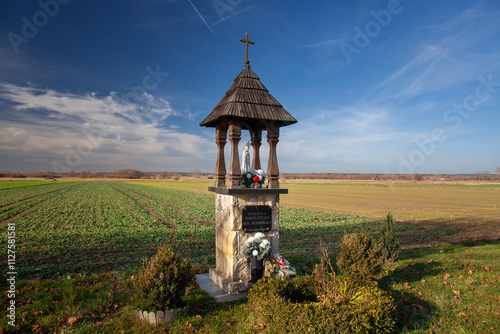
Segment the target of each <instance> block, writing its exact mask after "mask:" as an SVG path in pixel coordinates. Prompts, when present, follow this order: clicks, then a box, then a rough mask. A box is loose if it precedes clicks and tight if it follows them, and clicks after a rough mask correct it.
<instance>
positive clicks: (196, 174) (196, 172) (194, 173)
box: [193, 168, 201, 177]
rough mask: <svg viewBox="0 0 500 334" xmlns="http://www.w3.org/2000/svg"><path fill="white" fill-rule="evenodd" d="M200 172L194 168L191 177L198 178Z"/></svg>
mask: <svg viewBox="0 0 500 334" xmlns="http://www.w3.org/2000/svg"><path fill="white" fill-rule="evenodd" d="M200 174H201V172H200V170H199V169H198V168H196V169H195V170H194V171H193V177H200Z"/></svg>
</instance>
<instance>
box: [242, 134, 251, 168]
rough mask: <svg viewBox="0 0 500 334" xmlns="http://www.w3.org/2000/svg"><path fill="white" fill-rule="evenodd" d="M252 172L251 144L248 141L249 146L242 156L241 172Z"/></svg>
mask: <svg viewBox="0 0 500 334" xmlns="http://www.w3.org/2000/svg"><path fill="white" fill-rule="evenodd" d="M248 170H250V142H249V141H247V146H246V147H245V150H244V151H243V155H242V156H241V172H242V173H243V172H246V171H248Z"/></svg>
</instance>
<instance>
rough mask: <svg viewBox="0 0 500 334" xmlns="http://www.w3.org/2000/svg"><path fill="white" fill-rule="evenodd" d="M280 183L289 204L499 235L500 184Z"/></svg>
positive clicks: (188, 183)
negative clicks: (388, 216)
mask: <svg viewBox="0 0 500 334" xmlns="http://www.w3.org/2000/svg"><path fill="white" fill-rule="evenodd" d="M145 181H146V180H145ZM145 181H139V182H141V183H142V184H144V183H145ZM196 181H197V182H196ZM295 181H297V182H295ZM212 182H213V181H211V180H207V179H203V178H199V179H193V178H182V179H181V180H179V181H163V182H151V183H149V182H148V184H150V185H152V186H156V187H162V188H163V187H164V188H169V189H176V190H186V191H191V192H195V193H206V194H211V193H210V192H208V187H209V186H212V185H213V183H212ZM281 186H282V187H283V188H287V189H288V194H287V195H283V196H281V197H280V201H281V205H282V206H284V207H293V208H301V209H307V210H313V211H321V212H328V213H336V214H341V215H352V216H361V217H366V218H380V219H382V218H383V217H385V216H386V215H387V213H389V212H390V213H392V214H393V216H394V218H395V220H397V221H407V222H411V223H416V224H421V225H433V226H440V227H442V228H443V229H453V230H455V231H458V234H456V235H457V236H458V237H459V238H460V239H491V240H500V183H492V182H479V181H426V182H425V181H420V182H413V181H378V180H377V181H339V180H293V182H291V181H288V180H287V182H286V183H281Z"/></svg>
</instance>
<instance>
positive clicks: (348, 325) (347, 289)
mask: <svg viewBox="0 0 500 334" xmlns="http://www.w3.org/2000/svg"><path fill="white" fill-rule="evenodd" d="M318 267H321V265H320V266H318ZM320 271H323V273H325V272H326V271H325V270H324V268H323V269H318V268H316V270H315V273H314V274H313V275H310V276H299V277H294V278H293V279H290V280H288V281H287V280H268V281H265V280H260V281H258V282H257V283H256V284H255V285H254V286H253V287H252V289H251V290H250V292H249V295H248V306H249V308H250V310H251V311H252V318H251V319H252V320H253V321H254V324H255V325H260V324H262V323H267V327H266V331H267V332H271V333H307V332H315V333H390V332H392V329H393V327H394V321H393V320H392V317H391V313H392V311H393V308H394V306H393V301H392V299H391V298H390V297H389V296H387V294H386V293H385V292H384V291H382V290H380V289H379V288H377V287H374V286H360V285H357V284H354V283H352V282H350V281H349V280H348V279H347V278H345V277H340V276H334V275H333V274H330V273H327V274H326V276H325V277H323V278H322V279H323V280H325V279H326V281H328V283H327V285H329V286H335V287H337V290H336V291H333V290H330V293H329V294H326V295H322V296H319V295H318V292H319V289H318V287H319V284H318V276H317V274H318V272H320Z"/></svg>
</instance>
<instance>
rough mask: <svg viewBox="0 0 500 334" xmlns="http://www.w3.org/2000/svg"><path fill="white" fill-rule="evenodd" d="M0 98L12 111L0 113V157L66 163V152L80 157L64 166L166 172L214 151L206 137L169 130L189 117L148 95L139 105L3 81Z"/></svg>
mask: <svg viewBox="0 0 500 334" xmlns="http://www.w3.org/2000/svg"><path fill="white" fill-rule="evenodd" d="M0 98H2V99H4V100H5V101H7V102H8V104H9V105H11V108H10V109H11V112H10V113H8V112H5V111H4V113H3V114H4V115H6V116H7V117H8V119H6V120H5V121H3V122H2V123H1V124H0V152H2V153H3V154H8V155H19V154H20V153H22V154H23V155H25V156H26V155H29V156H30V158H32V159H39V158H45V159H46V161H47V163H50V162H53V161H59V162H60V163H62V164H65V165H68V162H67V161H68V154H70V155H71V152H73V154H77V155H79V157H75V158H74V159H73V160H71V159H70V160H69V161H71V163H70V164H69V165H79V164H80V163H84V162H85V163H86V164H92V162H94V163H95V162H97V161H99V163H100V164H101V165H103V164H104V165H107V166H109V168H111V169H113V168H120V167H125V166H120V163H124V162H127V163H128V164H129V166H128V167H134V168H137V169H141V168H147V167H149V168H159V170H165V169H168V168H169V166H176V168H188V169H190V168H191V167H190V166H197V165H195V163H196V164H199V161H200V159H203V158H208V156H207V155H208V154H212V153H213V151H215V148H214V145H213V144H212V143H211V142H208V140H207V139H205V138H202V137H199V136H197V135H192V134H188V133H183V132H181V131H180V128H179V127H178V126H173V127H171V126H169V124H167V119H168V118H170V117H174V116H177V117H184V116H186V117H189V115H183V114H182V113H180V112H178V111H176V110H174V109H173V108H172V107H171V106H170V104H169V103H168V101H166V100H164V99H162V98H155V97H153V96H151V95H145V96H144V100H143V102H142V103H138V102H131V101H127V100H125V99H122V98H120V97H118V96H117V95H116V94H115V93H110V94H109V95H107V96H104V97H98V96H96V94H94V93H92V94H86V95H78V94H74V93H63V92H58V91H55V90H51V89H40V88H33V87H24V86H17V85H13V84H7V83H3V84H0ZM75 152H76V153H75ZM213 155H214V156H215V154H214V153H213ZM79 158H81V159H79ZM79 160H81V161H80V162H79V163H78V164H77V163H75V162H76V161H79ZM180 161H183V163H184V166H183V165H182V164H180V163H179V162H180ZM190 161H191V162H192V163H193V165H190ZM69 167H72V168H69V169H78V166H69ZM102 168H104V167H102Z"/></svg>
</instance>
